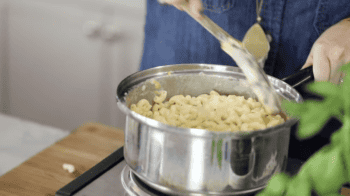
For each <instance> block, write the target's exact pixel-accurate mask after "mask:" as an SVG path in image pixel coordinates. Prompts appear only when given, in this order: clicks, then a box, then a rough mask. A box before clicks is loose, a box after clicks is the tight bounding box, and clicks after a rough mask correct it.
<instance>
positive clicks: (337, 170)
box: [304, 145, 347, 195]
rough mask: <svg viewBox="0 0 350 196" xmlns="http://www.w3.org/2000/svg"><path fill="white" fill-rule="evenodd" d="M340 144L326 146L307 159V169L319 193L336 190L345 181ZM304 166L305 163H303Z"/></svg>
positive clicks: (323, 193) (324, 193)
mask: <svg viewBox="0 0 350 196" xmlns="http://www.w3.org/2000/svg"><path fill="white" fill-rule="evenodd" d="M343 161H344V160H343V157H342V153H341V146H336V147H334V146H330V145H328V146H326V147H323V148H322V149H321V150H320V151H318V152H316V153H315V154H314V155H313V156H312V157H311V158H310V159H309V160H308V161H307V163H308V164H307V168H304V169H307V170H308V173H309V174H310V176H311V180H312V181H313V185H314V188H315V190H316V191H317V193H318V194H320V195H326V194H329V193H334V192H336V191H338V190H339V189H340V188H341V186H342V185H343V184H344V183H345V182H346V181H347V176H346V170H345V167H344V164H343V163H344V162H343ZM305 166H306V165H305Z"/></svg>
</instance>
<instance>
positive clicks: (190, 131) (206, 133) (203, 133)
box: [116, 63, 303, 138]
mask: <svg viewBox="0 0 350 196" xmlns="http://www.w3.org/2000/svg"><path fill="white" fill-rule="evenodd" d="M189 65H190V66H191V65H192V66H199V67H209V68H210V70H217V71H222V70H232V71H235V72H238V73H243V72H242V71H241V69H240V68H239V67H233V66H227V65H216V64H201V63H187V64H171V65H164V66H157V67H153V68H150V69H147V70H143V71H138V72H135V73H134V74H131V75H129V76H128V77H126V78H125V79H124V80H122V81H121V82H120V83H119V85H118V88H117V96H116V99H117V104H118V107H119V109H120V110H122V111H123V112H124V113H125V114H126V116H127V117H131V118H132V119H133V120H136V121H137V122H139V123H141V124H142V125H143V124H145V125H147V126H149V127H152V128H154V129H159V130H162V131H167V132H172V133H179V134H186V135H191V136H197V137H210V138H213V137H218V138H224V137H231V138H250V137H254V136H259V135H263V134H267V133H270V134H271V133H274V132H276V131H281V130H283V129H285V128H286V127H291V126H293V125H294V124H296V123H297V122H298V121H299V119H298V118H295V117H290V119H288V120H287V121H285V122H284V123H282V124H279V125H277V126H274V127H270V128H266V129H260V130H256V131H238V132H223V131H210V130H205V129H195V128H183V127H175V126H172V125H168V124H164V123H162V122H159V121H157V120H154V119H151V118H148V117H145V116H143V115H141V114H138V113H136V112H134V111H132V110H130V109H129V108H128V107H127V106H126V104H125V101H122V99H121V98H120V97H119V96H120V95H121V92H119V91H121V90H122V89H121V87H122V86H123V85H124V84H125V83H128V82H129V81H130V80H134V79H135V78H140V77H145V75H147V74H145V73H144V72H150V73H152V72H154V73H156V74H157V75H159V74H158V73H159V71H158V70H159V69H162V70H161V72H163V73H167V72H174V69H173V68H174V67H175V68H177V69H176V70H175V71H177V70H179V71H181V70H184V69H182V68H181V67H186V68H187V67H188V66H189ZM170 68H172V69H170ZM167 69H169V70H167ZM190 70H191V69H190ZM203 71H205V70H203ZM197 72H198V70H197ZM160 75H162V74H160ZM267 76H268V78H272V79H274V80H277V81H279V82H282V83H284V84H286V85H287V86H289V87H290V88H291V89H293V90H295V89H294V88H293V87H291V86H290V85H289V84H287V83H286V82H284V81H282V80H280V79H277V78H275V77H273V76H270V75H267ZM146 78H148V77H146ZM150 78H151V77H149V79H150ZM140 80H141V79H140ZM146 80H147V79H146ZM295 91H296V90H295ZM118 92H119V93H118ZM296 92H297V91H296ZM297 93H298V94H299V96H300V98H301V101H303V99H302V96H301V95H300V93H299V92H297Z"/></svg>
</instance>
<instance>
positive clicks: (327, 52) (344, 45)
mask: <svg viewBox="0 0 350 196" xmlns="http://www.w3.org/2000/svg"><path fill="white" fill-rule="evenodd" d="M349 61H350V18H347V19H344V20H342V21H340V22H339V23H337V24H335V25H333V26H332V27H330V28H329V29H327V30H326V31H325V32H324V33H323V34H322V35H321V36H320V37H319V38H318V39H317V40H316V42H315V43H314V45H313V46H312V49H311V52H310V54H309V56H308V58H307V60H306V62H305V64H304V66H303V67H302V68H301V69H304V68H306V67H309V66H311V65H313V72H314V77H315V81H329V82H332V83H334V84H339V81H340V79H342V78H343V77H344V76H345V73H342V72H341V71H340V69H339V68H340V67H341V66H342V65H343V64H345V63H347V62H349Z"/></svg>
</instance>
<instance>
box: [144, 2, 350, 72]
mask: <svg viewBox="0 0 350 196" xmlns="http://www.w3.org/2000/svg"><path fill="white" fill-rule="evenodd" d="M202 2H203V7H204V8H205V10H204V14H205V15H207V16H208V17H209V18H211V19H212V20H213V21H214V22H215V23H217V24H218V25H219V26H220V27H222V28H223V29H224V30H226V31H227V32H228V33H229V34H231V35H232V36H233V37H234V38H236V39H238V40H242V39H243V37H244V35H245V33H246V32H247V30H248V29H249V28H250V27H251V26H252V25H253V24H254V23H255V22H256V1H255V0H246V1H240V0H203V1H202ZM348 16H350V4H349V3H348V1H347V0H338V1H333V0H312V1H305V0H293V1H287V0H264V2H263V6H262V10H261V17H262V22H261V26H262V27H263V29H264V30H265V32H267V33H269V34H271V36H272V39H273V40H272V42H271V43H270V46H271V49H270V52H269V56H268V59H267V61H266V64H265V66H264V70H265V72H266V73H267V74H269V75H273V76H275V77H278V78H283V77H286V76H288V75H290V74H293V73H295V72H297V71H298V70H299V69H300V68H301V67H302V66H303V64H304V62H305V60H306V58H307V56H308V54H309V52H310V50H311V47H312V45H313V43H314V42H315V41H316V39H317V38H318V37H319V35H320V34H321V33H322V32H323V31H324V30H325V29H327V28H328V27H330V26H331V25H333V24H335V23H337V22H339V21H340V20H341V19H344V18H346V17H348ZM182 63H207V64H221V65H232V66H236V64H235V62H234V61H233V60H232V58H230V56H228V55H227V54H226V53H225V52H224V51H222V50H221V48H220V43H219V42H218V41H217V40H216V39H215V37H213V36H212V35H211V34H210V33H209V32H207V30H205V29H204V28H203V27H202V26H201V25H200V24H198V23H197V22H196V21H195V20H194V19H192V18H191V17H190V16H188V14H187V13H185V12H181V11H179V10H177V9H176V8H175V7H173V6H168V5H166V6H164V5H160V4H159V3H158V2H157V1H156V0H148V1H147V16H146V25H145V43H144V54H143V57H142V62H141V67H140V70H145V69H148V68H152V67H156V66H162V65H170V64H182Z"/></svg>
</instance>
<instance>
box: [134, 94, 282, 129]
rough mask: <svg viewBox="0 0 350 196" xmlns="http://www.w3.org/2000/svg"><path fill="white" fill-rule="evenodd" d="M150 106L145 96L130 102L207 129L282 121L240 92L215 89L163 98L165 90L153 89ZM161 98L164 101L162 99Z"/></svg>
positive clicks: (151, 114) (139, 109)
mask: <svg viewBox="0 0 350 196" xmlns="http://www.w3.org/2000/svg"><path fill="white" fill-rule="evenodd" d="M155 93H156V94H157V96H156V97H155V98H154V100H153V101H154V105H153V106H152V105H151V104H150V103H149V102H148V101H147V100H146V99H142V100H140V101H139V102H138V103H137V104H132V105H131V107H130V109H131V110H132V111H134V112H136V113H138V114H141V115H143V116H146V117H148V118H152V119H154V120H157V121H160V122H162V123H165V124H169V125H172V126H176V127H183V128H197V129H207V130H210V131H232V132H234V131H251V130H260V129H266V128H268V127H273V126H276V125H278V124H282V123H283V122H284V119H283V118H282V117H281V116H280V115H276V116H273V115H271V114H268V113H267V112H266V111H265V109H264V107H263V105H262V104H261V103H259V102H257V101H255V100H254V99H252V98H248V99H245V98H244V97H243V96H236V95H229V96H222V95H220V94H219V93H217V92H215V91H211V92H210V94H209V95H207V94H202V95H199V96H198V97H191V96H189V95H187V96H183V95H175V96H173V97H171V98H170V99H169V101H167V102H164V101H165V99H166V96H167V92H166V91H160V92H157V91H155ZM163 102H164V103H163Z"/></svg>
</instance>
